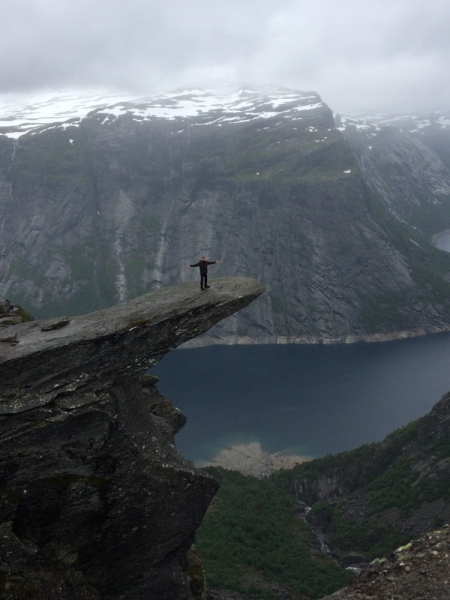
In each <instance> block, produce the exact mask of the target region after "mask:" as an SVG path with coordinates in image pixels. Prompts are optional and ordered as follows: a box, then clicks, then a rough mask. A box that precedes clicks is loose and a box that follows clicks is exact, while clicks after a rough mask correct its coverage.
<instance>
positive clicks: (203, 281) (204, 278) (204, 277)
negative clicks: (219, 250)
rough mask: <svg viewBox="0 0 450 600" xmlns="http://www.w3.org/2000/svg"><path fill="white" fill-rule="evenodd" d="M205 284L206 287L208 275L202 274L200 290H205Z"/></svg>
mask: <svg viewBox="0 0 450 600" xmlns="http://www.w3.org/2000/svg"><path fill="white" fill-rule="evenodd" d="M203 283H204V284H205V287H206V275H203V273H200V289H201V290H203V289H204V288H203Z"/></svg>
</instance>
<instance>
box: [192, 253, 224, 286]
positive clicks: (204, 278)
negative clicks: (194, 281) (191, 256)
mask: <svg viewBox="0 0 450 600" xmlns="http://www.w3.org/2000/svg"><path fill="white" fill-rule="evenodd" d="M219 263H220V260H212V261H210V260H206V258H205V257H204V256H202V257H201V259H200V260H199V261H198V263H195V265H188V269H189V268H190V267H199V268H200V289H201V290H202V291H203V290H206V289H208V288H209V285H208V265H215V264H219Z"/></svg>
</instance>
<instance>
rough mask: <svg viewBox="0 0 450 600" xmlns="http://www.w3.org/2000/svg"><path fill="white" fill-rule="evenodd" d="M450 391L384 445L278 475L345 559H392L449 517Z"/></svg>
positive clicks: (313, 522) (279, 479)
mask: <svg viewBox="0 0 450 600" xmlns="http://www.w3.org/2000/svg"><path fill="white" fill-rule="evenodd" d="M449 427H450V394H446V395H445V396H444V397H443V398H442V399H441V400H440V402H438V403H437V404H436V405H435V406H434V408H433V409H432V411H431V412H430V413H428V414H427V415H425V416H424V417H422V418H420V419H418V420H416V421H413V422H412V423H410V424H408V425H406V426H405V427H403V428H401V429H399V430H397V431H395V432H393V433H392V434H390V435H388V436H387V437H386V439H385V440H383V441H382V442H379V443H375V444H370V445H365V446H361V447H360V448H357V449H355V450H351V451H350V452H343V453H341V454H337V455H334V456H327V457H324V458H321V459H317V460H312V461H310V462H307V463H303V464H302V465H298V466H296V467H294V469H292V471H285V472H284V473H280V474H274V475H272V476H271V478H272V479H273V480H275V481H278V482H279V484H280V485H282V486H283V487H284V488H285V489H286V490H289V491H290V492H291V493H293V494H294V495H295V497H296V498H297V499H298V500H300V501H302V502H305V503H306V504H307V505H308V506H310V507H312V508H311V510H310V512H309V513H308V522H309V523H310V524H312V526H313V527H314V528H315V529H316V531H317V532H320V535H322V536H323V539H324V542H325V543H326V544H327V545H328V546H329V547H330V548H331V551H332V553H333V554H334V555H335V556H337V557H338V558H339V559H340V560H346V555H348V554H350V556H351V555H352V554H354V553H360V556H359V558H358V561H364V558H365V560H366V561H367V560H368V559H370V560H371V559H374V558H381V557H383V556H387V555H388V554H389V553H390V552H392V551H393V550H394V549H395V548H396V547H398V546H400V545H402V544H404V543H407V542H409V541H410V540H411V539H415V538H419V537H421V536H423V535H424V534H426V533H427V532H429V531H432V530H433V529H436V528H438V527H441V526H442V525H443V524H444V523H448V522H449V520H450V484H449V482H450V479H449V474H450V444H449V441H448V440H449V433H450V432H449Z"/></svg>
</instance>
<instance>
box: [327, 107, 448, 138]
mask: <svg viewBox="0 0 450 600" xmlns="http://www.w3.org/2000/svg"><path fill="white" fill-rule="evenodd" d="M335 119H336V121H337V122H338V129H339V130H340V131H344V130H345V129H347V128H348V127H354V128H356V129H358V130H370V129H371V128H374V127H378V128H379V127H396V128H397V129H402V130H404V131H409V132H410V133H421V132H423V131H424V130H426V129H434V130H439V129H440V130H447V131H450V113H442V112H432V113H427V114H426V115H420V114H413V113H405V114H388V113H375V114H369V115H364V116H358V117H356V118H350V117H343V116H337V115H335Z"/></svg>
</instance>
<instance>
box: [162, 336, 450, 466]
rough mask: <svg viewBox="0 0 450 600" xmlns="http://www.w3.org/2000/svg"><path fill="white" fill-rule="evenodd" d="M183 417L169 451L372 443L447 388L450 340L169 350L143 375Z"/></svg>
mask: <svg viewBox="0 0 450 600" xmlns="http://www.w3.org/2000/svg"><path fill="white" fill-rule="evenodd" d="M151 372H152V373H154V374H156V375H158V376H159V377H160V382H159V383H158V389H159V390H160V392H161V393H162V394H163V395H164V396H166V397H167V398H170V399H171V400H172V401H173V402H174V404H175V405H176V406H178V407H179V408H180V409H181V410H182V411H183V413H184V414H185V415H186V417H187V424H186V425H185V427H184V428H183V429H182V430H181V432H180V433H178V434H177V436H176V445H177V448H178V450H179V451H180V452H181V454H183V455H184V456H185V457H186V458H189V459H191V460H194V461H201V460H209V459H211V458H212V457H213V455H215V454H216V453H217V452H219V451H220V450H222V449H223V448H225V447H227V446H230V445H232V444H236V443H247V442H251V441H259V442H260V443H261V444H262V446H263V448H264V449H265V450H266V451H268V452H278V451H280V450H285V451H288V452H292V453H294V454H299V455H303V456H312V457H319V456H324V455H326V454H328V453H336V452H340V451H344V450H349V449H351V448H355V447H357V446H359V445H361V444H365V443H370V442H374V441H379V440H381V439H383V438H384V437H385V436H386V435H387V434H388V433H390V432H392V431H393V430H395V429H397V428H398V427H401V426H403V425H406V424H407V423H409V422H410V421H412V420H414V419H417V418H418V417H421V416H423V415H424V414H426V413H427V412H428V411H429V410H430V409H431V408H432V406H433V405H434V404H435V403H436V402H437V401H438V400H439V399H440V398H441V396H442V395H443V394H445V393H446V392H448V391H450V334H447V333H445V334H438V335H431V336H426V337H418V338H411V339H407V340H398V341H392V342H384V343H360V344H352V345H336V346H321V345H320V346H319V345H317V346H316V345H314V346H308V345H293V344H292V345H291V344H289V345H276V344H270V345H261V346H210V347H206V348H198V349H190V350H184V349H183V350H177V351H174V352H172V353H170V354H169V355H167V356H166V357H164V358H163V360H162V361H161V362H160V363H159V365H157V366H156V367H155V368H153V369H152V371H151Z"/></svg>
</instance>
